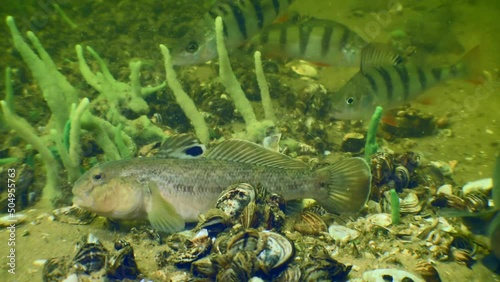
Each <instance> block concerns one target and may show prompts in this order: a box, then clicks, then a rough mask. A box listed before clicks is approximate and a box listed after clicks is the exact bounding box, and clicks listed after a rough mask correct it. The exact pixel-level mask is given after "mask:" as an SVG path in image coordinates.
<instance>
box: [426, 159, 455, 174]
mask: <svg viewBox="0 0 500 282" xmlns="http://www.w3.org/2000/svg"><path fill="white" fill-rule="evenodd" d="M431 165H432V166H434V167H436V168H437V169H439V170H440V171H441V173H442V174H443V175H444V176H449V175H451V174H452V173H453V168H452V167H451V166H450V164H449V163H446V162H443V161H436V162H431Z"/></svg>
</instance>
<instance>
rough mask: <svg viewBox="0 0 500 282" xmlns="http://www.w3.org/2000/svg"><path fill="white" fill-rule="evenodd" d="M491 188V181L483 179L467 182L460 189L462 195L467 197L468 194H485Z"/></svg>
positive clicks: (490, 179)
mask: <svg viewBox="0 0 500 282" xmlns="http://www.w3.org/2000/svg"><path fill="white" fill-rule="evenodd" d="M492 188H493V179H492V178H483V179H479V180H476V181H472V182H467V183H466V184H465V185H464V186H463V187H462V192H464V195H467V194H469V193H470V192H482V193H485V194H487V193H488V192H489V191H490V190H491V189H492Z"/></svg>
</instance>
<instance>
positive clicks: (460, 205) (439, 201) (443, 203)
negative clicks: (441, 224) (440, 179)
mask: <svg viewBox="0 0 500 282" xmlns="http://www.w3.org/2000/svg"><path fill="white" fill-rule="evenodd" d="M431 205H432V206H434V207H438V208H450V209H456V210H466V209H467V204H466V203H465V201H464V199H462V198H460V197H459V196H456V195H453V194H447V193H439V194H437V195H436V197H435V198H434V199H433V200H432V201H431Z"/></svg>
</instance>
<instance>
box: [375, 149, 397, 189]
mask: <svg viewBox="0 0 500 282" xmlns="http://www.w3.org/2000/svg"><path fill="white" fill-rule="evenodd" d="M370 167H371V171H372V181H373V183H375V184H383V183H386V182H387V181H388V180H389V179H390V177H391V176H392V174H393V170H394V157H393V156H392V155H391V154H387V153H376V154H375V155H373V156H372V158H371V163H370Z"/></svg>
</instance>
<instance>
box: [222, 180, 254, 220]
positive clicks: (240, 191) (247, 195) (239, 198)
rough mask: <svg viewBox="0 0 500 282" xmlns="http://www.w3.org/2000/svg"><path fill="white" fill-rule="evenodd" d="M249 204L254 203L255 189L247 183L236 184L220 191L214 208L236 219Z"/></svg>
mask: <svg viewBox="0 0 500 282" xmlns="http://www.w3.org/2000/svg"><path fill="white" fill-rule="evenodd" d="M251 202H255V189H254V188H253V186H251V185H250V184H248V183H238V184H235V185H231V186H229V187H228V188H226V189H225V190H224V191H222V193H221V194H220V195H219V198H218V200H217V203H216V204H215V207H216V208H217V209H220V210H222V211H223V212H225V213H226V214H227V215H229V216H230V217H232V218H237V217H238V216H239V215H240V214H241V212H242V211H243V209H244V208H245V207H246V206H247V205H248V204H250V203H251Z"/></svg>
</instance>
